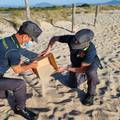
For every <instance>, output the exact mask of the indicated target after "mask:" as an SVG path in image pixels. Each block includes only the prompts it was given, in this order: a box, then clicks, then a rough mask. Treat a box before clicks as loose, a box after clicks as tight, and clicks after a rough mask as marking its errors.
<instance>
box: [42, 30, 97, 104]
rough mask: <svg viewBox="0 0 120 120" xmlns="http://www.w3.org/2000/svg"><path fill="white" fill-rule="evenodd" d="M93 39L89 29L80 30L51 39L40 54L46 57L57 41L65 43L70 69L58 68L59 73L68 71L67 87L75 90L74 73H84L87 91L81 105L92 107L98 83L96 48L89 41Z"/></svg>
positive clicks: (75, 79)
mask: <svg viewBox="0 0 120 120" xmlns="http://www.w3.org/2000/svg"><path fill="white" fill-rule="evenodd" d="M93 37H94V33H93V31H92V30H90V29H82V30H80V31H78V32H77V33H76V34H75V35H64V36H55V37H53V38H52V39H51V40H50V42H49V44H48V47H47V49H46V50H44V51H43V52H42V53H41V54H42V55H46V54H48V53H49V52H50V50H51V48H52V46H53V44H54V43H55V42H56V41H58V42H61V43H67V44H68V46H69V49H70V60H71V63H72V65H71V67H66V68H63V67H60V68H59V70H58V71H59V72H64V71H65V70H66V71H69V83H68V84H69V85H68V86H69V87H71V88H77V86H78V84H77V78H76V73H86V75H87V84H88V90H87V94H86V96H85V98H84V100H83V104H85V105H92V104H93V98H94V96H95V94H96V93H95V91H96V85H97V84H98V83H99V80H98V75H97V68H98V66H97V64H96V62H95V61H96V58H97V53H96V48H95V46H94V44H93V43H92V42H91V40H92V39H93Z"/></svg>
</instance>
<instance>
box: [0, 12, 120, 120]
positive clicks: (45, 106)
mask: <svg viewBox="0 0 120 120" xmlns="http://www.w3.org/2000/svg"><path fill="white" fill-rule="evenodd" d="M93 19H94V14H79V15H76V26H75V31H76V32H77V31H78V30H79V29H82V28H91V29H92V30H93V31H94V32H95V38H94V41H93V42H94V43H95V45H96V48H97V51H98V55H99V56H100V58H101V61H102V64H103V66H104V69H103V70H99V71H98V74H99V79H100V84H99V85H98V86H97V90H96V96H95V103H94V105H92V106H84V105H82V104H81V101H80V100H81V99H82V98H83V96H84V92H85V91H86V88H87V86H86V83H85V84H83V85H81V86H80V87H79V89H78V90H71V89H70V88H68V87H66V86H64V85H63V84H62V83H61V82H59V81H58V80H63V79H67V75H66V73H64V74H62V75H60V74H59V75H56V76H55V79H56V80H55V79H54V77H53V78H51V77H49V78H47V79H49V83H48V89H49V90H48V94H47V96H46V97H45V98H43V97H37V96H36V94H35V92H34V91H33V90H32V89H31V88H30V87H28V89H29V90H28V91H29V92H30V93H31V92H33V96H32V97H31V98H29V99H28V100H27V106H28V107H30V108H32V109H34V110H35V111H36V112H39V120H120V11H108V12H106V11H104V12H103V13H100V14H99V15H98V23H97V25H96V27H94V26H93ZM40 24H41V28H42V29H43V31H44V32H43V33H42V35H41V36H40V37H39V39H40V42H39V44H38V45H37V47H35V44H34V45H33V47H32V48H30V50H33V51H35V52H38V51H39V52H40V51H42V50H44V49H45V48H46V46H47V44H48V42H49V40H50V38H51V37H52V36H54V35H64V34H71V33H70V32H69V30H71V22H69V21H59V22H57V23H55V26H56V27H55V26H52V25H51V24H49V23H46V22H40ZM0 30H1V31H3V32H2V33H0V37H5V36H8V35H11V34H13V33H15V30H14V28H13V27H12V25H11V24H10V23H8V22H6V21H5V20H2V19H0ZM52 52H53V53H54V55H55V58H56V61H57V63H58V64H59V65H62V66H66V65H67V64H70V60H69V50H68V47H67V45H66V44H61V43H56V44H55V45H54V47H53V49H52ZM46 74H47V69H46ZM13 75H14V77H16V75H15V74H14V73H13V72H12V71H11V70H10V71H8V72H7V74H6V76H13ZM40 87H41V86H40ZM2 102H6V100H4V101H1V102H0V105H2V104H3V103H2ZM5 104H6V106H3V107H1V108H0V120H4V118H5V117H7V116H8V120H24V118H22V117H20V116H18V115H15V114H13V112H12V111H11V110H10V111H9V109H10V108H9V107H8V105H7V103H5Z"/></svg>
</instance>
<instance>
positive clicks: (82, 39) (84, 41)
mask: <svg viewBox="0 0 120 120" xmlns="http://www.w3.org/2000/svg"><path fill="white" fill-rule="evenodd" d="M93 37H94V32H93V31H92V30H90V29H82V30H80V31H78V32H77V33H76V34H75V41H76V40H77V41H78V42H79V43H80V44H75V41H74V42H73V44H72V48H73V49H84V48H87V47H89V43H90V41H91V40H92V39H93Z"/></svg>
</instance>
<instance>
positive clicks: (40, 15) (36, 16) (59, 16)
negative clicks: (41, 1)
mask: <svg viewBox="0 0 120 120" xmlns="http://www.w3.org/2000/svg"><path fill="white" fill-rule="evenodd" d="M115 9H119V10H120V6H100V10H101V11H102V10H115ZM94 11H95V6H86V7H77V8H76V13H77V14H79V13H81V12H82V13H90V12H94ZM0 13H2V15H4V13H7V14H9V16H8V18H9V19H10V20H12V21H14V22H15V23H19V21H20V20H22V21H23V20H26V17H25V9H23V8H19V9H17V8H13V9H10V8H7V9H5V8H0ZM69 16H71V7H55V6H54V7H52V8H31V17H32V19H33V20H35V21H36V22H38V21H47V22H51V20H53V22H56V21H60V20H69ZM5 18H6V19H7V16H5Z"/></svg>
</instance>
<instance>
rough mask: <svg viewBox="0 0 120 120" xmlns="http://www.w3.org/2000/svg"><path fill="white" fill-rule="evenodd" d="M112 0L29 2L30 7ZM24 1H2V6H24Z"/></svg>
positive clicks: (36, 0) (32, 0) (38, 0)
mask: <svg viewBox="0 0 120 120" xmlns="http://www.w3.org/2000/svg"><path fill="white" fill-rule="evenodd" d="M108 1H110V0H29V3H30V5H36V4H39V3H41V2H49V3H51V4H71V3H73V2H75V3H77V2H85V3H101V2H108ZM23 5H24V0H0V6H3V7H4V6H16V7H17V6H23Z"/></svg>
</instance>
